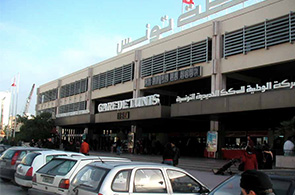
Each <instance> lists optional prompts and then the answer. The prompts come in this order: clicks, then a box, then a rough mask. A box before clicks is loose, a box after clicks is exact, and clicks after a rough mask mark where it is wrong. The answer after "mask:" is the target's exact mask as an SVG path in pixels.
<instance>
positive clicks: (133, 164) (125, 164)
mask: <svg viewBox="0 0 295 195" xmlns="http://www.w3.org/2000/svg"><path fill="white" fill-rule="evenodd" d="M89 165H91V166H96V167H102V168H107V169H112V168H114V167H122V168H126V169H127V168H136V167H149V168H167V169H177V170H181V171H184V170H183V169H181V168H178V167H174V166H171V165H167V164H161V163H152V162H139V161H131V162H120V161H113V162H112V161H110V162H106V163H99V162H93V163H90V164H89Z"/></svg>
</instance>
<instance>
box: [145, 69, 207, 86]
mask: <svg viewBox="0 0 295 195" xmlns="http://www.w3.org/2000/svg"><path fill="white" fill-rule="evenodd" d="M200 76H202V67H201V66H197V67H193V68H189V69H185V70H179V71H175V72H170V73H166V74H163V75H158V76H153V77H150V78H147V79H145V80H144V86H145V87H150V86H154V85H161V84H165V83H170V82H174V81H178V80H184V79H190V78H194V77H200Z"/></svg>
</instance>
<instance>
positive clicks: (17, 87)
mask: <svg viewBox="0 0 295 195" xmlns="http://www.w3.org/2000/svg"><path fill="white" fill-rule="evenodd" d="M19 79H20V74H19V73H18V79H17V85H16V98H15V99H16V103H15V116H14V131H13V137H15V131H16V115H17V102H18V92H19Z"/></svg>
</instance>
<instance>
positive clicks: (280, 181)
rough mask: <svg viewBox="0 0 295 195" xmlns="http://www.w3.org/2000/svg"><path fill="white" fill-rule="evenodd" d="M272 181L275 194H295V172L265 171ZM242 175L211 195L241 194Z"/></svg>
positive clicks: (217, 188)
mask: <svg viewBox="0 0 295 195" xmlns="http://www.w3.org/2000/svg"><path fill="white" fill-rule="evenodd" d="M263 172H265V173H266V174H267V175H268V176H269V177H270V179H271V181H272V184H273V189H274V192H275V194H278V195H294V194H295V170H286V169H275V170H263ZM240 179H241V175H240V174H237V175H234V176H232V177H230V178H229V179H227V180H225V181H224V182H222V183H221V184H219V185H218V186H217V187H216V188H215V189H214V190H213V191H212V192H211V193H210V194H209V195H225V194H241V188H240Z"/></svg>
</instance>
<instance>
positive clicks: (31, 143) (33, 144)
mask: <svg viewBox="0 0 295 195" xmlns="http://www.w3.org/2000/svg"><path fill="white" fill-rule="evenodd" d="M35 144H36V143H35V140H34V139H32V140H31V142H30V144H29V145H30V146H31V147H35Z"/></svg>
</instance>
